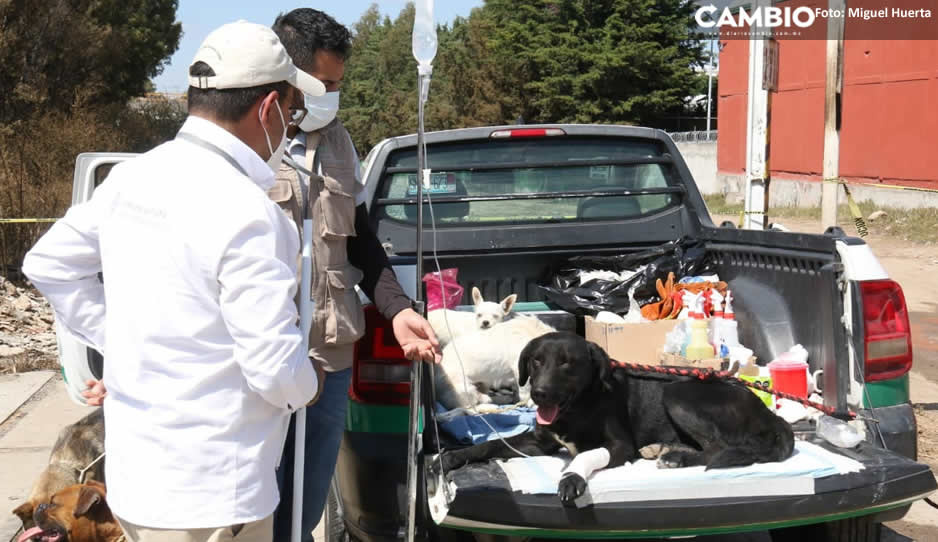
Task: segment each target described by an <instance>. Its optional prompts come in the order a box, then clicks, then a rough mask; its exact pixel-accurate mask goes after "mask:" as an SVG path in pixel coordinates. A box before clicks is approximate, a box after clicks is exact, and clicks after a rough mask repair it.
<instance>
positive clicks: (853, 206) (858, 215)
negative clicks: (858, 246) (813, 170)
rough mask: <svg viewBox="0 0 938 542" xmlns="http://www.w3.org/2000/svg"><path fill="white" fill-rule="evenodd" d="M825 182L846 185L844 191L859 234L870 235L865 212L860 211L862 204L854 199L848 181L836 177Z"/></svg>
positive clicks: (861, 235) (862, 235)
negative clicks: (858, 203)
mask: <svg viewBox="0 0 938 542" xmlns="http://www.w3.org/2000/svg"><path fill="white" fill-rule="evenodd" d="M824 182H825V183H836V184H839V185H841V186H843V187H844V193H845V194H847V208H848V209H850V215H851V216H853V224H854V225H855V226H856V228H857V235H859V236H860V237H866V236H867V235H869V233H870V230H869V228H867V227H866V221H865V220H863V213H862V212H860V206H859V205H857V202H856V201H854V199H853V194H851V193H850V188H849V187H848V186H847V181H845V180H843V179H839V178H836V177H833V178H830V179H824ZM869 186H877V185H869Z"/></svg>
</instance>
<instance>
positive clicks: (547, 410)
mask: <svg viewBox="0 0 938 542" xmlns="http://www.w3.org/2000/svg"><path fill="white" fill-rule="evenodd" d="M558 410H560V409H559V408H557V407H555V406H550V407H544V406H539V407H537V423H539V424H541V425H550V424H552V423H554V418H556V417H557V411H558Z"/></svg>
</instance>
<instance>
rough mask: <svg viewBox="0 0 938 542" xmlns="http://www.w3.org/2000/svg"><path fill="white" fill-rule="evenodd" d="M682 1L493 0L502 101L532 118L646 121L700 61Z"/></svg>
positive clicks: (676, 97) (489, 11)
mask: <svg viewBox="0 0 938 542" xmlns="http://www.w3.org/2000/svg"><path fill="white" fill-rule="evenodd" d="M692 15H693V4H692V3H689V2H685V1H683V0H592V1H584V0H486V2H485V6H484V8H483V9H482V10H479V11H477V12H476V13H474V14H473V16H474V17H475V16H479V17H484V18H487V19H488V20H489V21H490V23H489V24H490V25H491V28H493V29H494V32H493V33H492V35H491V38H490V41H489V50H490V53H491V55H492V56H493V58H494V60H495V63H496V64H497V65H498V66H500V70H499V77H498V80H497V87H498V89H499V100H500V101H501V102H502V103H503V104H504V106H505V108H506V109H508V110H510V111H511V112H512V113H513V114H514V115H520V116H521V117H523V118H524V120H525V121H526V122H632V123H642V124H647V123H650V122H653V121H654V120H655V118H656V117H658V116H659V115H661V114H662V113H663V112H665V111H667V110H669V109H671V108H673V107H674V106H677V105H680V104H682V103H683V102H684V100H685V98H686V97H687V96H688V95H690V94H691V92H692V87H693V85H694V82H695V81H694V80H695V77H694V72H693V71H692V66H695V65H697V66H699V65H700V64H701V63H702V60H703V52H702V48H701V45H700V42H699V41H698V40H697V39H696V36H695V34H694V24H693V16H692Z"/></svg>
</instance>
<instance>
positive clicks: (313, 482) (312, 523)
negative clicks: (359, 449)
mask: <svg viewBox="0 0 938 542" xmlns="http://www.w3.org/2000/svg"><path fill="white" fill-rule="evenodd" d="M351 381H352V370H351V369H345V370H344V371H336V372H334V373H326V383H325V385H324V387H323V390H322V395H321V396H320V397H319V400H318V401H316V403H315V404H314V405H313V406H311V407H307V409H306V446H305V448H306V460H305V463H304V466H303V522H302V525H303V536H302V537H301V538H300V540H302V541H303V542H312V540H313V529H315V528H316V525H317V524H319V518H320V517H322V512H323V508H324V507H325V504H326V496H327V495H328V494H329V484H330V482H332V475H333V473H334V472H335V463H336V459H337V457H338V455H339V444H341V443H342V433H343V431H344V429H345V411H346V410H347V408H348V389H349V385H350V384H351ZM295 424H296V416H295V415H294V416H292V417H291V420H290V429H289V431H288V432H287V440H286V444H285V445H284V450H283V458H282V459H281V460H280V468H279V469H277V484H278V485H279V486H280V505H279V506H278V507H277V511H276V512H275V513H274V540H289V539H290V523H291V521H292V519H291V518H292V510H293V452H294V442H295V438H296V437H295Z"/></svg>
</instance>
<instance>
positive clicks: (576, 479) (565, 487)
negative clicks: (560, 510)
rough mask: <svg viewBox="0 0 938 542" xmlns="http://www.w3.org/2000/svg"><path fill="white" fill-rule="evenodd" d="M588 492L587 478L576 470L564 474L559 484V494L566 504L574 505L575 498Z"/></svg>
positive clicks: (561, 500)
mask: <svg viewBox="0 0 938 542" xmlns="http://www.w3.org/2000/svg"><path fill="white" fill-rule="evenodd" d="M584 493H586V480H584V479H583V477H582V476H580V475H579V474H577V473H575V472H570V473H567V474H564V475H563V477H562V478H561V479H560V484H558V485H557V496H558V497H560V502H561V503H563V505H564V506H574V502H573V501H574V500H576V498H577V497H579V496H580V495H582V494H584Z"/></svg>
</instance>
